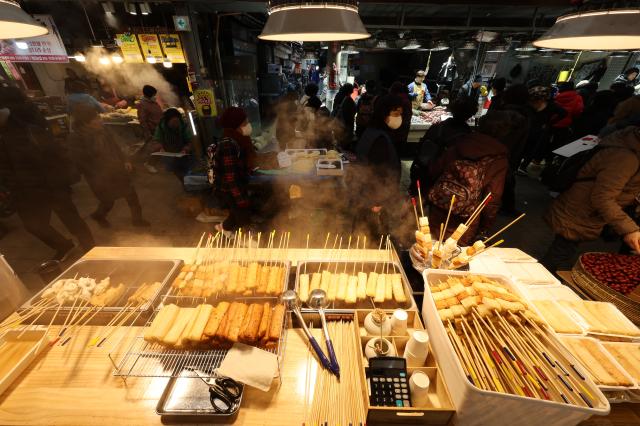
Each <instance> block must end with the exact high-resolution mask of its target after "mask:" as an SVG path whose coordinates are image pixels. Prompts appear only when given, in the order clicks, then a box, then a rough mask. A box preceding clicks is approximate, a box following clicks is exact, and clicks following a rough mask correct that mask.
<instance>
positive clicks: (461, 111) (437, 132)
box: [409, 95, 478, 195]
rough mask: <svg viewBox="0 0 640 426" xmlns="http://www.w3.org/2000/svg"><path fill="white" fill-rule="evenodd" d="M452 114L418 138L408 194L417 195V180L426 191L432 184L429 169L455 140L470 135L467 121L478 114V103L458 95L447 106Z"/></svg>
mask: <svg viewBox="0 0 640 426" xmlns="http://www.w3.org/2000/svg"><path fill="white" fill-rule="evenodd" d="M449 110H450V112H451V114H452V117H451V118H448V119H446V120H444V121H441V122H440V123H437V124H434V125H433V126H431V127H430V128H429V130H427V131H426V132H425V134H424V136H422V138H420V142H419V143H418V149H417V155H416V157H415V158H414V160H413V163H412V164H411V171H410V175H411V184H410V186H409V192H410V193H411V194H413V195H416V194H417V181H418V180H419V181H420V183H421V185H422V188H423V190H425V191H426V190H428V188H429V186H430V185H431V184H432V183H433V182H430V180H429V176H430V174H429V167H430V166H431V165H432V163H433V162H434V161H437V160H438V159H439V158H440V157H441V156H442V155H443V154H444V152H445V151H446V150H447V148H449V147H450V146H452V145H453V144H454V143H455V142H456V140H457V139H458V138H460V137H463V136H465V135H468V134H469V133H471V127H470V126H469V124H467V120H469V119H470V118H471V117H473V116H474V115H475V114H476V113H477V112H478V103H477V102H475V101H474V100H473V99H471V98H469V97H468V96H463V95H459V96H458V97H457V98H456V100H455V101H454V102H453V103H452V104H451V105H450V106H449Z"/></svg>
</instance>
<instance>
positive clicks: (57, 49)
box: [0, 15, 69, 63]
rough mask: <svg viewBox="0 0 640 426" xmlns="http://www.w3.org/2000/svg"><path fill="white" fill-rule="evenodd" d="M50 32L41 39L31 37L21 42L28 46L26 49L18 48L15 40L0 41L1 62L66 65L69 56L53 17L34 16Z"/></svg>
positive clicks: (40, 37)
mask: <svg viewBox="0 0 640 426" xmlns="http://www.w3.org/2000/svg"><path fill="white" fill-rule="evenodd" d="M33 17H34V18H35V19H36V20H37V21H39V22H40V23H42V24H44V25H45V26H46V27H47V29H48V30H49V33H48V34H45V35H43V36H39V37H30V38H25V39H23V40H19V41H21V42H25V43H26V44H27V48H26V49H20V48H18V46H17V44H16V42H15V41H13V40H0V61H11V62H49V63H55V62H57V63H66V62H69V56H68V55H67V51H66V50H65V48H64V43H62V39H61V38H60V33H59V32H58V27H56V25H55V23H54V22H53V18H52V17H51V15H33Z"/></svg>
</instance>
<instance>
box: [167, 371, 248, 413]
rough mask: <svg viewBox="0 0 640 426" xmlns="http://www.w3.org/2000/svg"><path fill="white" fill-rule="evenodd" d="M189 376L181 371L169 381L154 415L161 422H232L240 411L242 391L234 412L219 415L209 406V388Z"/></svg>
mask: <svg viewBox="0 0 640 426" xmlns="http://www.w3.org/2000/svg"><path fill="white" fill-rule="evenodd" d="M190 376H191V373H190V372H189V370H183V371H182V372H181V373H180V374H179V375H178V376H177V377H172V378H171V379H169V382H168V383H167V386H166V387H165V389H164V392H162V396H161V397H160V399H159V400H158V405H157V406H156V413H157V414H159V415H160V416H162V420H163V422H165V421H174V422H188V421H194V422H215V423H231V422H233V420H235V418H236V416H237V415H238V411H240V406H241V404H242V397H243V396H244V391H243V392H242V394H241V395H240V401H239V403H238V407H237V409H236V410H234V411H233V412H232V413H229V414H220V413H217V412H216V411H215V410H214V409H213V407H212V406H211V401H210V399H209V386H208V385H207V384H206V383H205V382H204V381H203V380H202V379H200V378H197V379H194V378H192V377H190ZM241 386H242V385H241Z"/></svg>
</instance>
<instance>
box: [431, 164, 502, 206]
mask: <svg viewBox="0 0 640 426" xmlns="http://www.w3.org/2000/svg"><path fill="white" fill-rule="evenodd" d="M496 158H497V157H496V156H486V157H483V158H481V159H480V160H478V161H473V160H467V159H460V160H455V161H453V162H452V163H451V164H449V165H448V166H447V168H446V169H445V171H444V172H443V173H442V175H440V177H439V178H438V179H437V180H436V182H435V183H434V185H433V186H432V187H431V189H430V190H429V195H428V197H429V201H431V204H433V205H434V206H436V207H439V208H440V209H442V210H449V205H450V204H451V197H452V195H454V194H455V196H456V202H455V203H454V205H453V208H452V210H451V214H453V215H455V216H461V217H469V216H471V214H472V213H473V212H474V210H475V209H476V208H477V207H478V204H480V202H481V201H482V198H483V195H484V193H483V188H484V180H485V176H486V174H487V169H488V167H489V164H490V163H491V162H492V161H493V160H495V159H496Z"/></svg>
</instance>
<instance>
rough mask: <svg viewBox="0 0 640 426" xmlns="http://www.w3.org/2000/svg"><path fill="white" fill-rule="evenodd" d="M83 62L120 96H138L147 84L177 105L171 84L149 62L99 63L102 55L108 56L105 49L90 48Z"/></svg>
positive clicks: (169, 101) (168, 102)
mask: <svg viewBox="0 0 640 426" xmlns="http://www.w3.org/2000/svg"><path fill="white" fill-rule="evenodd" d="M85 56H86V61H85V62H84V63H83V65H84V67H85V68H86V69H87V71H89V72H91V73H93V74H95V75H97V76H98V79H99V80H100V81H101V82H103V83H107V84H109V85H111V86H112V87H114V88H115V89H116V90H117V92H118V94H120V95H121V96H139V95H140V93H141V92H142V86H144V85H145V84H149V85H151V86H154V87H155V88H156V89H158V94H159V95H160V98H161V99H162V100H163V101H164V102H165V103H166V104H168V105H176V106H177V105H179V98H178V96H177V95H176V94H175V93H174V91H173V89H172V87H171V84H169V82H167V81H166V80H165V79H164V77H162V74H160V73H159V72H158V71H157V70H156V69H155V68H154V66H153V65H151V64H147V63H144V64H127V63H121V64H114V63H111V62H110V63H109V64H108V65H103V64H101V63H100V58H101V57H102V56H107V57H109V52H108V51H106V50H105V49H91V51H90V52H87V53H86V54H85Z"/></svg>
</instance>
